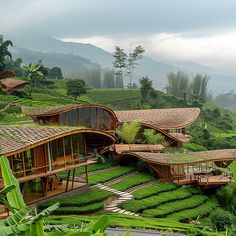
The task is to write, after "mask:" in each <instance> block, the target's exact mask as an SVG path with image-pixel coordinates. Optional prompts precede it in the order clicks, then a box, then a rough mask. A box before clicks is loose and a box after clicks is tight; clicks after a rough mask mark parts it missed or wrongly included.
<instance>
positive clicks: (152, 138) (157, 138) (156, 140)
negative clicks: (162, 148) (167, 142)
mask: <svg viewBox="0 0 236 236" xmlns="http://www.w3.org/2000/svg"><path fill="white" fill-rule="evenodd" d="M143 135H144V137H145V139H146V142H147V143H148V144H160V143H162V142H163V141H164V137H163V136H162V135H161V134H159V133H155V131H154V130H153V129H145V130H144V132H143Z"/></svg>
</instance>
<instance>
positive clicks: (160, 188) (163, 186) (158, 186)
mask: <svg viewBox="0 0 236 236" xmlns="http://www.w3.org/2000/svg"><path fill="white" fill-rule="evenodd" d="M177 187H178V185H176V184H175V183H164V182H159V183H155V184H153V185H151V186H149V187H146V188H142V189H138V190H136V191H134V192H133V196H134V198H135V199H137V200H140V199H143V198H147V197H150V196H153V195H157V194H159V193H162V192H167V191H171V190H174V189H176V188H177Z"/></svg>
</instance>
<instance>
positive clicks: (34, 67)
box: [23, 63, 44, 95]
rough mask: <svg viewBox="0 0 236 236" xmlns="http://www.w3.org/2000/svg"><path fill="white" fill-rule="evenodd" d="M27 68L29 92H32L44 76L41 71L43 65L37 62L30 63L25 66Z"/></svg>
mask: <svg viewBox="0 0 236 236" xmlns="http://www.w3.org/2000/svg"><path fill="white" fill-rule="evenodd" d="M23 68H24V69H25V72H26V75H27V78H28V80H29V81H30V90H29V93H30V95H31V93H32V87H36V86H37V84H38V81H39V80H40V79H42V78H43V76H44V75H43V73H42V71H40V68H41V65H40V64H36V63H30V64H29V65H25V66H24V67H23Z"/></svg>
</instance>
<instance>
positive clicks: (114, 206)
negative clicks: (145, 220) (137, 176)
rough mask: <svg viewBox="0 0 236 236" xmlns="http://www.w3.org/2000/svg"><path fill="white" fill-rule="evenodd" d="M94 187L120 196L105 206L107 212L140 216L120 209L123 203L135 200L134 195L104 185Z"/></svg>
mask: <svg viewBox="0 0 236 236" xmlns="http://www.w3.org/2000/svg"><path fill="white" fill-rule="evenodd" d="M94 187H95V188H99V189H103V190H106V191H108V192H111V193H113V194H115V195H117V196H118V198H117V199H115V200H114V201H112V202H110V203H108V204H107V205H106V206H105V210H106V211H111V212H117V213H121V214H124V215H132V216H138V214H135V213H133V212H130V211H126V210H124V209H121V208H120V207H119V206H120V205H121V204H122V203H124V202H126V201H129V200H131V199H133V195H132V194H130V193H127V192H122V191H118V190H116V189H113V188H110V187H108V186H106V185H103V184H97V185H95V186H94Z"/></svg>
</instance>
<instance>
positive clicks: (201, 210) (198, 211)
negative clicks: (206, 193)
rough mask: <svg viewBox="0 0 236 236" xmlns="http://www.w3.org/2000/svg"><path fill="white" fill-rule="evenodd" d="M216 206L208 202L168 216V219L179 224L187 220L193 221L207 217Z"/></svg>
mask: <svg viewBox="0 0 236 236" xmlns="http://www.w3.org/2000/svg"><path fill="white" fill-rule="evenodd" d="M216 206H217V204H216V203H215V202H213V201H210V200H208V201H206V202H205V203H203V204H201V205H200V206H198V207H196V208H193V209H187V210H183V211H180V212H176V213H173V214H170V215H168V218H173V219H175V220H178V221H180V222H188V221H189V220H195V219H197V218H202V217H204V216H207V215H209V214H210V213H211V212H212V211H213V209H214V208H215V207H216Z"/></svg>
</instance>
